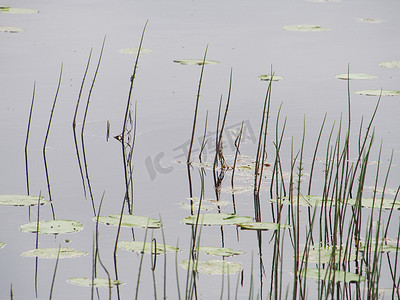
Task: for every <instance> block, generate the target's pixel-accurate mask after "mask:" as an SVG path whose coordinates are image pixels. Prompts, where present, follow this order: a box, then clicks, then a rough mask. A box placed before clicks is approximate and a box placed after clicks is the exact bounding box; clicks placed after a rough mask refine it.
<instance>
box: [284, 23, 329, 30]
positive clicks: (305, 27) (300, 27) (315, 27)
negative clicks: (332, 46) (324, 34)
mask: <svg viewBox="0 0 400 300" xmlns="http://www.w3.org/2000/svg"><path fill="white" fill-rule="evenodd" d="M283 29H284V30H288V31H327V30H331V29H330V28H326V27H323V26H320V25H307V24H303V25H287V26H283Z"/></svg>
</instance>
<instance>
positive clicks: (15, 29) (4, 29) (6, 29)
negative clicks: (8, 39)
mask: <svg viewBox="0 0 400 300" xmlns="http://www.w3.org/2000/svg"><path fill="white" fill-rule="evenodd" d="M23 31H24V30H23V29H22V28H19V27H13V26H0V32H9V33H18V32H23Z"/></svg>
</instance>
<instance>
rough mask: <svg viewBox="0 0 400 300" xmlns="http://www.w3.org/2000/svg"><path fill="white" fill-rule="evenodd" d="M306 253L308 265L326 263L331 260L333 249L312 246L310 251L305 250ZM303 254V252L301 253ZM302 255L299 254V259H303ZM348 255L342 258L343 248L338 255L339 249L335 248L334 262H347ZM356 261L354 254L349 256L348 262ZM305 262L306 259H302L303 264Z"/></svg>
mask: <svg viewBox="0 0 400 300" xmlns="http://www.w3.org/2000/svg"><path fill="white" fill-rule="evenodd" d="M307 251H308V258H307V261H308V262H309V263H321V264H324V263H328V262H329V261H330V260H331V258H332V254H333V247H330V246H314V247H311V248H310V249H308V250H307ZM303 253H304V252H303ZM303 253H301V254H300V257H303ZM348 257H349V256H348V254H346V256H344V252H343V247H342V252H341V253H340V249H339V247H337V248H336V250H335V261H336V262H339V259H340V262H343V260H345V261H346V262H347V261H349V259H348ZM355 259H356V256H355V255H354V254H351V255H350V261H354V260H355ZM305 261H306V257H304V262H305Z"/></svg>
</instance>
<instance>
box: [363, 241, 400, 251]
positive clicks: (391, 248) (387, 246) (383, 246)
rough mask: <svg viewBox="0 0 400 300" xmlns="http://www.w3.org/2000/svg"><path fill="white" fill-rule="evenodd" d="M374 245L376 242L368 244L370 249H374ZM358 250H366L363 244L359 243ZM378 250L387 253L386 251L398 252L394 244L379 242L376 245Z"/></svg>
mask: <svg viewBox="0 0 400 300" xmlns="http://www.w3.org/2000/svg"><path fill="white" fill-rule="evenodd" d="M375 245H376V244H374V243H372V245H371V246H370V251H375ZM358 250H359V251H361V252H365V251H366V247H365V245H361V246H360V247H358ZM378 251H379V252H380V253H388V252H398V251H400V249H399V248H397V247H396V246H394V245H390V244H382V243H381V244H379V245H378Z"/></svg>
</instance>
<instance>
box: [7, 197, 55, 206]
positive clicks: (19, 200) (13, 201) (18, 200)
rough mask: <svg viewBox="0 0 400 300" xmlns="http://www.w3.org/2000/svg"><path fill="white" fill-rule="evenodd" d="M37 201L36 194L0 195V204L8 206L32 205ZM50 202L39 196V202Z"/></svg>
mask: <svg viewBox="0 0 400 300" xmlns="http://www.w3.org/2000/svg"><path fill="white" fill-rule="evenodd" d="M38 202H39V197H38V196H25V195H0V205H9V206H33V205H37V204H38ZM46 203H50V201H46V200H43V197H40V204H41V205H43V204H46Z"/></svg>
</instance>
